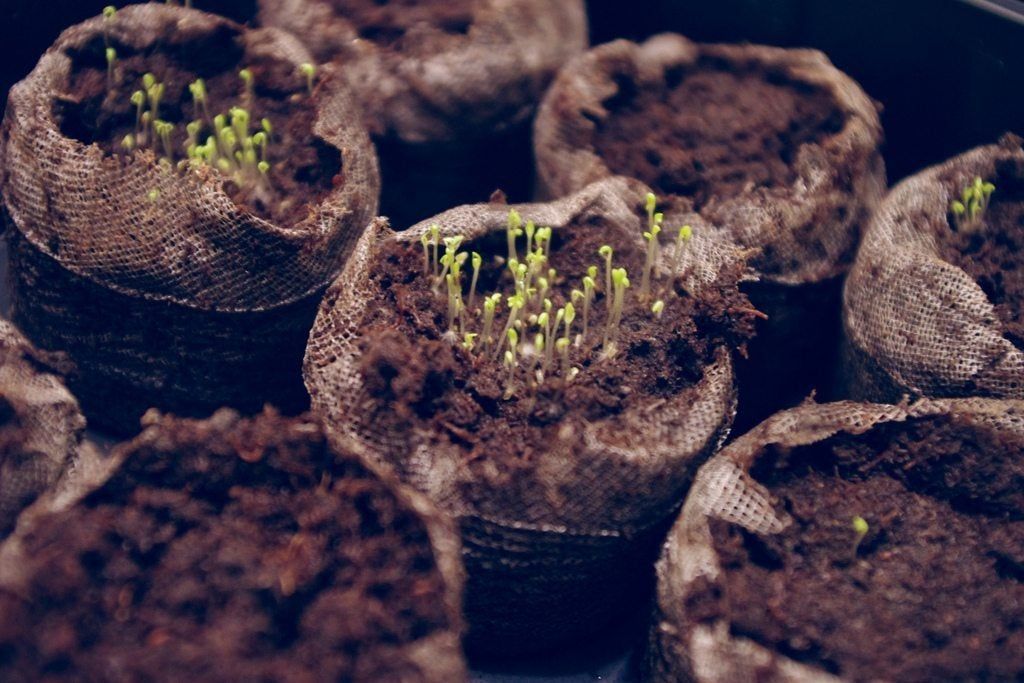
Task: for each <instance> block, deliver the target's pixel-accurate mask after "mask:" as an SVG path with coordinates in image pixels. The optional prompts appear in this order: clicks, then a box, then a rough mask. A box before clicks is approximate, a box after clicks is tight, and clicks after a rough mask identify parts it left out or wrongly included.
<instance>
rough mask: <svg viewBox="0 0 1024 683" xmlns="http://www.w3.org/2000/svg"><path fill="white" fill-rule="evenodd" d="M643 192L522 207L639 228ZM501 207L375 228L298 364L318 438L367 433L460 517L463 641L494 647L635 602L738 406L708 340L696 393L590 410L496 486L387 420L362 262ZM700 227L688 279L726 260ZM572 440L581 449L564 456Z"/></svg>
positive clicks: (332, 292)
mask: <svg viewBox="0 0 1024 683" xmlns="http://www.w3.org/2000/svg"><path fill="white" fill-rule="evenodd" d="M645 191H646V188H644V187H643V186H642V185H640V184H638V183H635V182H634V181H627V180H625V179H622V178H612V179H608V180H605V181H602V182H599V183H595V184H593V185H591V186H589V187H587V188H584V189H583V190H582V191H580V192H578V193H576V194H574V195H571V196H569V197H567V198H565V199H563V200H559V201H555V202H551V203H548V204H528V205H519V206H518V207H517V209H518V211H519V212H520V213H521V214H522V215H523V217H524V219H526V218H529V219H532V220H535V221H536V222H537V225H545V226H546V225H550V226H551V227H552V228H553V229H554V231H555V234H556V235H557V233H558V230H559V229H560V228H561V227H562V226H565V225H568V224H570V223H571V222H573V221H582V223H581V224H583V225H586V224H587V223H586V221H587V220H588V218H593V217H598V216H600V217H601V218H602V219H603V221H602V226H607V230H608V231H609V233H611V232H612V231H619V230H622V231H626V233H625V234H626V237H624V238H623V239H635V240H640V239H641V237H640V231H639V227H638V226H639V222H640V220H639V218H638V216H637V214H636V210H637V207H639V206H642V203H643V197H644V193H645ZM508 212H509V207H508V206H505V205H502V204H482V205H474V206H465V207H459V208H456V209H453V210H451V211H448V212H445V213H443V214H440V215H439V216H436V217H435V218H433V219H431V220H430V221H426V222H424V223H421V224H419V225H417V226H414V227H413V228H412V229H410V230H409V231H407V232H403V233H392V232H391V231H389V230H388V229H387V227H386V225H385V224H377V225H375V226H374V228H372V229H371V230H369V231H368V232H367V233H366V234H365V235H364V236H363V238H362V239H361V240H360V243H359V245H358V246H357V247H356V250H355V252H354V254H353V257H352V259H351V260H350V261H349V263H348V265H347V266H346V267H345V270H344V271H343V272H342V274H341V275H340V276H339V277H338V279H337V280H336V281H335V283H334V284H333V285H332V286H331V288H330V289H329V290H328V293H327V296H326V297H325V299H324V302H323V305H322V306H321V309H320V312H319V315H318V317H317V321H316V324H315V326H314V328H313V331H312V333H311V334H310V340H309V347H308V349H307V351H306V361H305V377H306V385H307V388H308V389H309V392H310V395H311V397H312V404H313V410H314V412H316V413H318V414H319V415H321V416H322V417H323V418H324V420H325V423H326V424H327V428H328V432H329V434H330V435H331V436H332V437H333V438H338V439H350V438H351V439H355V440H356V441H358V442H361V443H364V444H366V445H367V446H368V447H369V449H370V450H371V451H372V452H374V453H377V454H379V455H380V456H381V457H382V458H383V459H384V460H385V461H386V462H387V464H388V465H390V466H392V467H394V468H395V469H396V470H397V472H398V473H399V476H400V477H401V478H402V480H403V481H406V482H408V483H409V484H411V485H412V486H414V487H415V488H417V489H419V490H421V491H424V492H426V493H427V495H429V496H430V497H431V498H432V499H433V500H434V501H435V502H437V503H438V504H439V505H440V507H441V508H442V509H443V510H445V511H446V512H448V513H449V514H451V515H452V516H453V517H454V518H455V519H456V520H457V522H458V525H459V527H460V529H461V533H462V540H463V555H464V559H465V562H466V564H467V574H468V577H469V578H468V584H467V594H466V601H465V611H466V615H467V619H468V621H469V623H470V631H469V635H468V647H470V648H471V649H476V650H488V651H502V652H514V651H523V650H530V649H540V648H543V647H547V646H551V645H553V644H555V643H558V642H561V641H567V640H570V639H572V638H574V637H578V636H580V635H581V634H583V633H586V632H588V631H594V630H596V629H598V628H600V627H601V625H602V624H604V623H607V621H608V620H609V619H610V618H611V617H612V616H613V615H614V614H616V613H618V612H619V611H621V609H622V608H623V606H624V605H629V604H630V601H631V600H632V601H634V602H633V603H632V604H633V606H635V604H636V603H635V600H637V599H638V597H637V596H638V595H641V596H642V595H643V591H644V590H645V589H646V588H647V585H648V584H647V579H648V576H649V575H648V572H649V568H650V562H651V560H652V559H653V558H652V553H653V551H654V544H656V543H657V541H658V538H659V537H660V534H661V533H663V531H664V526H663V524H664V522H665V521H666V519H667V517H668V516H669V515H671V513H672V512H673V511H674V510H675V509H677V506H678V504H679V502H680V500H681V496H682V494H683V492H684V491H685V489H686V486H687V485H688V483H689V481H690V478H691V476H692V473H693V471H694V469H695V467H696V464H697V463H699V462H701V461H702V460H703V459H704V458H705V457H707V456H708V455H709V454H710V453H712V452H713V451H714V450H715V449H716V448H717V447H718V446H719V445H720V443H721V441H722V440H723V439H724V437H725V435H726V433H727V431H728V429H729V426H730V423H731V420H732V415H733V412H734V408H735V390H734V387H733V371H732V360H731V352H730V349H727V348H724V347H719V348H718V349H717V350H716V352H715V356H714V361H713V362H712V363H710V364H709V365H707V366H706V367H704V368H703V371H704V372H703V377H702V378H700V379H699V380H698V383H697V385H696V394H695V396H696V398H694V394H686V395H685V396H682V395H676V396H672V397H667V398H665V399H664V403H663V404H659V405H658V406H657V407H656V408H655V406H654V405H647V404H646V403H644V402H637V403H636V404H634V405H631V406H630V407H629V408H628V409H627V412H626V413H625V414H623V415H620V416H619V423H620V424H625V425H628V426H626V427H620V428H619V429H616V428H615V427H613V425H612V424H611V421H610V420H599V421H596V422H591V423H589V424H588V425H587V426H586V427H585V429H584V431H583V433H578V434H574V435H571V436H567V437H565V440H559V439H556V440H554V441H553V442H552V444H551V446H550V450H549V451H546V452H538V453H535V454H532V455H531V458H535V464H533V465H531V467H530V469H529V470H528V472H527V474H526V475H525V476H524V477H523V478H521V479H516V480H514V481H515V483H514V484H513V485H508V486H501V487H499V486H496V485H494V484H493V483H492V482H491V481H489V480H488V477H487V476H486V475H484V474H482V473H481V472H480V471H479V470H474V469H473V468H471V467H469V464H468V463H467V462H466V459H465V456H464V454H463V453H460V449H459V447H458V446H455V445H453V444H451V443H450V442H448V445H441V444H439V443H436V442H435V441H436V440H434V441H432V440H431V438H430V437H431V435H430V434H416V435H412V434H408V433H405V434H403V433H399V432H398V431H397V430H393V429H391V428H390V427H389V425H390V424H391V421H390V419H389V415H388V414H386V411H383V412H382V407H381V405H379V403H378V399H376V398H374V396H373V395H371V394H370V393H369V391H368V390H367V388H366V386H364V384H363V377H362V375H361V374H360V371H359V361H360V357H361V351H360V347H359V344H360V328H359V325H360V323H361V320H362V319H363V316H364V314H365V313H366V310H367V309H366V307H367V305H368V302H369V301H372V300H373V297H372V291H371V289H370V287H371V281H370V279H369V277H370V276H369V269H370V268H371V267H372V266H373V262H374V259H375V257H376V254H377V252H378V250H379V249H380V248H381V247H382V246H383V245H384V244H386V243H387V241H389V240H398V241H400V242H402V243H407V244H410V245H415V246H416V248H417V249H418V248H419V244H418V242H419V239H420V235H421V234H423V233H425V232H426V231H427V230H428V228H429V226H430V225H431V224H435V223H436V224H438V225H440V226H441V230H442V233H441V234H442V236H444V235H455V234H460V235H464V236H465V237H466V240H467V242H468V241H471V240H473V239H474V238H477V237H480V236H483V235H485V234H493V233H498V234H501V235H502V236H503V235H504V231H505V229H506V224H507V219H508ZM602 229H604V227H602ZM709 233H710V229H709V228H708V226H706V224H704V223H702V222H695V228H694V239H693V241H692V242H691V243H690V245H689V246H690V248H688V250H687V252H686V257H685V258H684V259H683V262H682V272H683V273H684V274H685V276H684V282H685V286H686V288H687V289H689V290H691V291H696V289H697V288H699V287H700V286H702V285H703V284H704V283H707V282H710V281H713V280H714V279H715V278H716V275H717V273H718V271H719V269H720V268H721V267H722V266H723V264H725V263H727V262H729V261H730V259H733V258H735V254H734V253H733V252H732V251H731V247H730V248H726V247H723V246H722V245H721V244H718V243H716V242H715V241H714V240H713V239H711V238H710V236H709ZM502 239H504V238H503V237H502ZM556 239H557V238H556ZM502 243H504V241H503V242H502ZM666 263H668V261H666ZM661 267H662V268H666V267H667V266H664V265H663V266H661ZM373 286H376V285H373ZM684 393H685V392H684ZM687 397H689V398H687ZM579 444H583V446H582V452H583V455H580V456H578V453H579V451H575V452H574V448H575V447H577V446H579Z"/></svg>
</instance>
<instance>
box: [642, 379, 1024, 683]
mask: <svg viewBox="0 0 1024 683" xmlns="http://www.w3.org/2000/svg"><path fill="white" fill-rule="evenodd" d="M934 417H947V418H950V419H951V420H953V421H955V423H956V424H957V425H958V426H961V427H964V428H966V429H970V430H976V431H977V432H978V433H980V432H985V433H989V434H994V435H996V436H997V438H998V439H999V443H1002V444H1005V446H1006V448H1008V449H1020V447H1021V445H1022V444H1024V403H1021V402H1019V401H1004V400H995V399H980V398H974V399H945V400H927V399H925V400H921V401H919V402H916V403H913V404H907V403H903V404H900V405H884V404H872V403H857V402H852V401H840V402H836V403H823V404H816V403H806V404H804V405H801V406H799V407H797V408H793V409H791V410H787V411H784V412H781V413H778V414H776V415H774V416H772V417H771V418H769V419H768V420H766V421H764V422H763V423H761V424H760V425H758V426H757V427H756V428H754V429H753V430H751V431H750V432H748V433H747V434H745V435H744V436H742V437H740V438H739V439H737V440H735V441H733V442H732V443H730V444H729V445H728V446H727V447H725V448H724V449H723V450H722V451H721V452H719V453H718V454H717V455H716V456H715V457H713V458H712V459H711V460H709V461H708V462H707V463H706V464H705V465H704V466H703V467H702V468H701V469H700V471H699V472H698V473H697V477H696V479H695V480H694V483H693V486H692V487H691V489H690V493H689V495H688V496H687V498H686V503H685V505H684V506H683V511H682V513H681V514H680V516H679V519H678V520H677V521H676V523H675V525H674V526H673V527H672V530H671V532H670V533H669V537H668V540H667V541H666V542H665V545H664V546H663V548H662V553H661V558H660V559H659V561H658V564H657V573H658V589H657V605H656V608H655V613H654V617H653V621H652V625H651V630H650V639H649V643H648V652H647V660H646V667H647V668H646V677H647V678H648V679H649V680H652V681H665V682H666V683H667V682H669V681H701V682H708V683H710V682H712V681H718V682H722V683H725V682H732V681H744V680H772V681H792V682H797V681H801V682H802V681H838V680H842V679H841V678H840V677H837V676H835V675H833V674H830V673H828V672H826V671H825V670H824V669H821V668H817V667H815V666H812V665H810V664H806V663H801V662H798V661H796V660H794V659H792V658H790V657H789V656H787V655H786V654H784V653H781V652H777V651H772V650H769V649H768V648H766V647H765V646H763V645H761V644H759V643H757V642H755V641H754V640H752V639H751V638H748V637H745V636H742V635H735V634H733V633H731V632H730V624H729V623H728V619H726V618H718V619H716V620H714V621H710V622H708V621H703V622H701V621H697V620H695V619H693V618H691V615H690V614H688V610H687V605H688V604H693V603H688V598H689V597H690V596H691V595H692V594H694V593H695V592H696V591H698V590H703V591H705V592H707V586H708V583H709V582H710V584H711V585H719V583H720V581H721V579H720V578H719V577H720V575H721V573H722V571H723V570H722V568H721V563H720V561H719V557H718V555H717V553H716V552H715V549H714V547H713V545H712V537H711V531H710V529H709V520H712V519H716V520H723V521H725V522H728V523H731V524H735V525H739V526H741V527H742V528H744V529H746V530H747V531H749V532H752V533H754V534H757V535H759V536H766V535H770V534H776V533H780V532H781V531H783V530H784V529H785V528H786V527H787V526H788V525H789V524H790V523H791V520H790V518H789V516H788V514H787V513H786V512H785V511H782V510H781V509H780V508H778V507H777V506H773V504H772V503H771V494H770V492H769V491H768V490H767V489H766V488H765V487H764V486H763V485H762V484H761V483H759V482H758V481H756V480H755V479H754V478H753V477H751V475H750V473H749V472H750V470H751V468H752V467H754V466H755V464H756V463H757V461H758V459H759V458H760V457H761V456H762V455H764V454H765V452H766V451H768V450H769V449H775V450H778V451H786V450H788V449H795V448H799V447H804V446H809V445H813V444H816V443H819V442H822V441H825V440H827V439H830V438H832V437H834V436H836V435H840V434H850V435H867V434H869V433H870V432H871V431H872V430H873V429H877V428H880V427H884V426H886V425H889V424H894V423H910V422H912V421H915V420H922V419H928V418H934ZM699 586H701V587H700V588H698V587H699Z"/></svg>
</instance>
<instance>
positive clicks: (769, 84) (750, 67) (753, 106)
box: [594, 57, 845, 210]
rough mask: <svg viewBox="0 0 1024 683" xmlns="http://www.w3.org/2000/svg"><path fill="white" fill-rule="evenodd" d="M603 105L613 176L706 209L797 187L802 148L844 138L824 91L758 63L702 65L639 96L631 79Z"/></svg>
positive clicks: (600, 125)
mask: <svg viewBox="0 0 1024 683" xmlns="http://www.w3.org/2000/svg"><path fill="white" fill-rule="evenodd" d="M616 85H617V86H618V92H617V93H616V94H615V95H613V96H612V97H611V98H609V99H608V100H607V101H605V102H604V106H605V108H606V109H607V110H608V111H609V114H608V116H607V117H605V118H603V119H601V120H600V121H598V122H597V129H596V132H595V136H594V144H595V147H596V150H597V154H598V156H600V157H601V159H602V160H604V162H605V164H606V165H607V166H608V168H609V169H611V171H612V172H613V173H616V174H622V175H627V176H631V177H634V178H639V179H640V180H642V181H644V182H645V183H647V184H648V185H649V186H650V187H652V188H654V191H655V193H656V194H658V195H659V196H661V195H675V196H678V197H686V198H690V199H691V200H692V202H693V205H694V208H696V209H698V210H699V209H700V208H701V207H703V206H704V205H706V204H707V203H708V202H710V201H711V200H712V199H714V198H717V199H726V198H731V197H734V196H737V195H740V194H743V193H746V192H749V191H751V190H753V189H754V188H756V187H768V188H772V187H778V186H785V185H788V184H789V183H791V182H792V181H793V180H794V177H795V176H794V172H793V170H792V166H791V165H792V163H793V161H794V159H795V158H796V155H797V152H798V151H799V149H800V147H801V145H805V144H810V143H815V142H818V141H820V140H822V139H824V138H826V137H828V136H830V135H833V134H835V133H837V132H839V131H840V130H841V129H842V127H843V125H844V123H845V117H844V114H843V113H842V112H841V111H840V110H839V109H838V108H837V106H836V103H835V101H834V99H833V98H832V96H831V95H830V94H829V93H828V92H827V91H825V90H823V89H820V88H816V87H813V86H809V85H807V84H804V83H800V82H799V81H795V80H793V79H792V78H791V77H789V76H786V75H785V74H782V73H779V72H778V71H773V70H770V69H768V68H766V67H764V66H761V65H758V64H744V65H737V64H734V63H732V62H727V61H725V60H722V59H718V58H712V57H702V58H700V59H698V61H697V63H696V65H694V66H693V67H692V68H688V69H687V68H676V69H674V70H669V71H667V72H666V74H665V78H664V80H663V81H662V82H660V83H658V84H654V85H650V86H645V87H644V88H643V89H640V88H638V86H637V84H636V82H635V81H634V80H633V79H632V78H629V77H624V76H620V77H618V78H617V79H616Z"/></svg>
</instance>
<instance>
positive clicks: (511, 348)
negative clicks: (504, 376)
mask: <svg viewBox="0 0 1024 683" xmlns="http://www.w3.org/2000/svg"><path fill="white" fill-rule="evenodd" d="M505 337H506V339H508V351H506V352H505V365H507V366H508V384H507V385H506V387H505V396H506V397H510V396H512V394H513V393H514V392H515V388H514V382H515V379H516V350H517V347H518V345H519V333H518V332H516V331H515V329H514V328H513V329H509V330H508V331H507V332H505Z"/></svg>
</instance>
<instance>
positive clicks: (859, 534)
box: [850, 515, 870, 559]
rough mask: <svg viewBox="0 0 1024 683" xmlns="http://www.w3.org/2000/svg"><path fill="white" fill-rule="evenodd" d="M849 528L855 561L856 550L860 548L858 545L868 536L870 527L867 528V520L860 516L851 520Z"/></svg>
mask: <svg viewBox="0 0 1024 683" xmlns="http://www.w3.org/2000/svg"><path fill="white" fill-rule="evenodd" d="M850 526H852V527H853V557H854V559H856V558H857V550H858V549H859V548H860V544H861V542H862V541H863V540H864V537H865V536H867V535H868V530H869V528H870V527H869V526H868V522H867V520H866V519H864V518H863V517H861V516H860V515H857V516H856V517H854V518H853V522H852V523H851V525H850Z"/></svg>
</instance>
